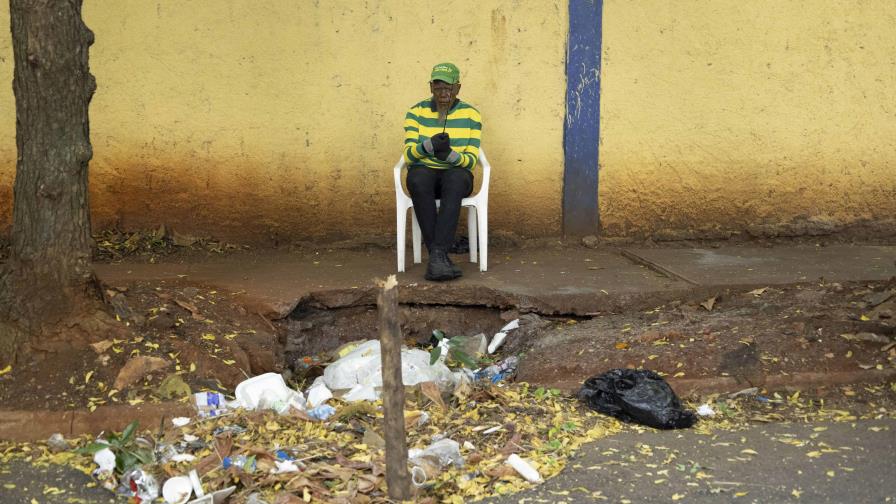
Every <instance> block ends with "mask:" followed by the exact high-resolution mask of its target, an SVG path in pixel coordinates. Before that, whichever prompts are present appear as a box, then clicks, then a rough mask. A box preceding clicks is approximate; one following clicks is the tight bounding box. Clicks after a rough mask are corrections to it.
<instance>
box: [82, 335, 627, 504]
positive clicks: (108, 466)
mask: <svg viewBox="0 0 896 504" xmlns="http://www.w3.org/2000/svg"><path fill="white" fill-rule="evenodd" d="M513 328H514V327H513V323H511V324H508V326H506V327H505V328H504V329H503V330H502V331H501V332H500V333H499V335H496V337H495V338H492V341H491V345H489V344H488V343H489V342H487V341H486V338H485V337H484V335H477V336H475V337H468V338H446V337H444V335H443V334H440V333H439V332H438V331H436V332H434V343H435V345H434V347H433V349H432V350H430V351H426V350H422V349H416V348H403V349H402V379H403V382H404V385H405V387H406V391H407V393H406V406H405V408H406V409H405V428H406V431H407V441H408V447H409V452H408V459H409V463H408V470H409V472H410V475H411V478H412V481H413V485H414V487H415V489H416V491H417V497H418V499H424V500H425V499H427V498H431V499H434V500H439V501H448V502H464V501H467V500H472V499H477V498H483V497H486V496H489V495H495V494H504V493H509V492H514V491H518V490H520V489H522V488H525V487H526V486H528V485H531V484H533V483H537V482H540V481H542V480H543V479H544V478H546V477H550V476H552V475H554V474H556V473H557V472H559V471H560V470H561V469H562V468H563V465H564V461H565V460H566V458H567V457H568V456H569V455H570V454H571V453H572V452H573V451H574V450H575V449H577V448H578V447H579V446H581V445H582V444H583V443H586V442H589V441H593V440H595V439H599V438H601V437H604V436H606V435H608V434H610V433H612V432H615V431H617V430H618V429H619V428H620V424H619V422H617V421H616V420H614V419H611V418H608V417H605V416H601V415H598V414H596V413H593V412H590V411H587V410H586V409H584V408H581V407H579V406H578V405H577V403H576V402H575V399H573V398H569V397H563V396H561V394H560V392H559V391H557V390H545V389H540V388H539V389H533V388H530V387H529V386H528V385H527V384H523V383H520V384H515V383H512V382H511V381H512V380H511V379H512V376H513V374H514V372H515V370H516V366H517V365H518V362H519V361H518V359H517V357H515V356H511V357H508V358H506V359H503V360H501V361H494V360H489V359H488V358H487V357H486V356H487V355H488V353H489V352H490V351H491V352H493V351H494V350H495V349H497V347H498V346H500V344H501V341H502V340H503V339H504V338H505V337H506V335H507V333H508V332H510V331H512V330H513ZM337 355H338V358H337V359H336V360H334V361H333V362H331V363H329V364H328V365H326V367H325V368H324V369H323V374H322V375H320V376H318V377H316V378H315V379H314V380H313V381H311V383H310V385H308V386H307V387H304V388H303V390H296V389H294V388H291V387H290V386H289V385H288V384H287V382H286V381H285V380H284V379H283V376H281V375H280V374H277V373H267V374H263V375H259V376H255V377H252V378H249V379H247V380H245V381H243V382H242V383H240V384H239V385H238V386H237V387H236V389H235V390H234V393H233V395H232V396H230V395H229V394H228V395H225V394H222V393H221V392H215V391H204V392H198V393H195V394H192V396H191V400H192V402H193V405H194V406H195V415H194V416H193V417H191V418H186V417H184V418H173V419H170V420H169V421H168V422H166V425H165V426H164V428H163V430H162V431H160V433H159V434H158V435H157V436H152V435H150V434H149V433H147V432H143V433H138V426H137V425H136V424H131V425H130V426H128V428H127V429H125V430H124V431H123V432H122V433H120V434H107V435H104V436H100V437H99V438H97V439H95V440H92V441H91V442H89V443H88V444H86V446H83V447H82V448H80V449H79V450H78V453H79V456H80V457H91V459H90V460H92V462H93V464H89V463H87V464H84V468H85V469H87V470H89V471H90V472H91V473H92V474H93V476H94V477H95V478H96V479H97V480H98V481H99V482H100V484H102V485H103V486H104V487H105V488H107V489H109V490H111V491H113V492H116V493H117V494H119V495H124V496H127V497H130V498H134V499H135V500H136V502H152V501H153V500H154V499H157V498H158V497H162V498H163V499H164V501H165V502H167V503H169V504H174V503H177V504H185V503H192V504H197V503H218V502H224V501H225V499H227V498H228V496H233V497H235V501H236V502H243V501H245V502H252V503H255V504H259V503H270V504H275V503H281V504H282V503H288V502H298V501H299V499H301V500H303V501H305V502H307V501H311V500H314V501H323V502H372V501H384V500H386V497H387V492H386V485H385V452H384V448H385V441H384V433H383V432H382V430H381V429H382V424H383V412H382V407H381V402H380V395H381V392H382V391H381V388H382V370H381V357H380V344H379V341H376V340H370V341H364V342H358V343H355V344H351V345H349V346H346V347H344V348H342V349H340V350H339V351H338V353H337ZM471 358H472V361H474V362H477V363H480V364H483V365H482V366H479V367H476V368H472V367H467V366H464V365H459V363H460V362H461V361H470V360H471ZM483 361H484V362H483ZM449 365H450V366H451V367H449ZM141 434H142V435H141ZM84 462H86V461H85V460H83V459H81V463H82V464H83V463H84Z"/></svg>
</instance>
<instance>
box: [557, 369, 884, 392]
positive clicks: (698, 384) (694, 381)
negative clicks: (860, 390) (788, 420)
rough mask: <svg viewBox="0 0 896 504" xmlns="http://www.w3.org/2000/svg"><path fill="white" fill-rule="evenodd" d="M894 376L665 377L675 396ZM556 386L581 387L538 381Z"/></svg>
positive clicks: (801, 387) (808, 386)
mask: <svg viewBox="0 0 896 504" xmlns="http://www.w3.org/2000/svg"><path fill="white" fill-rule="evenodd" d="M894 379H896V368H893V369H883V370H876V369H868V370H857V371H837V372H833V373H812V372H803V373H793V374H778V375H765V376H762V377H760V379H759V380H757V381H756V382H755V383H751V382H746V381H738V380H737V379H736V378H733V377H731V376H717V377H711V378H669V379H668V380H666V381H667V382H668V383H669V385H670V386H671V387H672V390H674V391H675V393H676V394H677V395H678V396H679V397H687V396H690V395H699V394H717V393H732V392H737V391H739V390H743V389H745V388H749V387H761V388H766V389H768V390H771V391H775V390H783V391H796V390H805V389H813V388H823V387H831V386H837V385H848V384H853V383H877V382H883V381H888V380H894ZM540 385H548V386H553V387H556V388H558V389H560V390H563V391H565V392H571V393H573V394H574V393H576V392H577V391H578V390H579V388H580V387H581V386H582V382H581V381H576V382H571V381H562V382H557V383H553V384H540Z"/></svg>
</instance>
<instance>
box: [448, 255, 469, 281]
mask: <svg viewBox="0 0 896 504" xmlns="http://www.w3.org/2000/svg"><path fill="white" fill-rule="evenodd" d="M445 257H446V258H447V259H448V265H449V266H451V272H452V273H453V274H454V278H460V277H462V276H464V272H463V271H461V270H460V267H458V266H457V265H456V264H454V261H452V260H451V256H450V255H448V254H445Z"/></svg>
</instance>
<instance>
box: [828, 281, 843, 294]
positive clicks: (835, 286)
mask: <svg viewBox="0 0 896 504" xmlns="http://www.w3.org/2000/svg"><path fill="white" fill-rule="evenodd" d="M831 290H832V291H834V292H843V286H842V285H840V284H839V283H837V282H834V283H832V284H831Z"/></svg>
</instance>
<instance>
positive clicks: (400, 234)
mask: <svg viewBox="0 0 896 504" xmlns="http://www.w3.org/2000/svg"><path fill="white" fill-rule="evenodd" d="M407 218H408V209H407V208H405V209H402V208H400V207H398V208H396V209H395V235H396V237H397V238H396V242H395V250H396V251H397V253H398V272H399V273H403V272H404V247H405V242H404V241H405V238H406V237H405V226H406V225H407Z"/></svg>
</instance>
